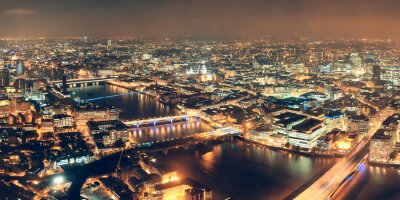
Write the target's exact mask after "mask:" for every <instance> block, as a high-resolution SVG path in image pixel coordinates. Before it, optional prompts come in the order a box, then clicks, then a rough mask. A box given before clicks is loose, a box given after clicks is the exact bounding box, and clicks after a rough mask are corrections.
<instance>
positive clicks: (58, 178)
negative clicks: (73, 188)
mask: <svg viewBox="0 0 400 200" xmlns="http://www.w3.org/2000/svg"><path fill="white" fill-rule="evenodd" d="M64 181H65V179H64V177H63V176H56V177H55V178H54V179H53V184H54V185H60V184H62V183H64Z"/></svg>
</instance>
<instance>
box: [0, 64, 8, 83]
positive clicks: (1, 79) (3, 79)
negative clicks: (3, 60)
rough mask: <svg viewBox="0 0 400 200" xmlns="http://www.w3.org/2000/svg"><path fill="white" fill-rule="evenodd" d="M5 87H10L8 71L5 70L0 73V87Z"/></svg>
mask: <svg viewBox="0 0 400 200" xmlns="http://www.w3.org/2000/svg"><path fill="white" fill-rule="evenodd" d="M7 86H10V71H9V70H8V69H7V68H6V69H2V70H1V71H0V87H7Z"/></svg>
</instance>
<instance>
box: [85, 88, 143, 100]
mask: <svg viewBox="0 0 400 200" xmlns="http://www.w3.org/2000/svg"><path fill="white" fill-rule="evenodd" d="M142 92H144V91H141V92H139V91H131V92H128V93H123V94H114V95H108V96H102V97H94V98H90V99H85V101H86V102H89V101H97V100H102V99H109V98H114V97H121V96H127V95H131V94H139V93H142Z"/></svg>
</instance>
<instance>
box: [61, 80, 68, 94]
mask: <svg viewBox="0 0 400 200" xmlns="http://www.w3.org/2000/svg"><path fill="white" fill-rule="evenodd" d="M62 93H63V94H68V89H67V76H63V81H62Z"/></svg>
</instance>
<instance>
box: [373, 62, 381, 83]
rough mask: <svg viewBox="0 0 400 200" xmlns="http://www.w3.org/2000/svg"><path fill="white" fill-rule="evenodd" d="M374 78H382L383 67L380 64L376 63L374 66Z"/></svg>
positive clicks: (376, 79) (377, 79)
mask: <svg viewBox="0 0 400 200" xmlns="http://www.w3.org/2000/svg"><path fill="white" fill-rule="evenodd" d="M372 80H373V81H380V80H381V67H380V66H378V65H374V66H373V67H372Z"/></svg>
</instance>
